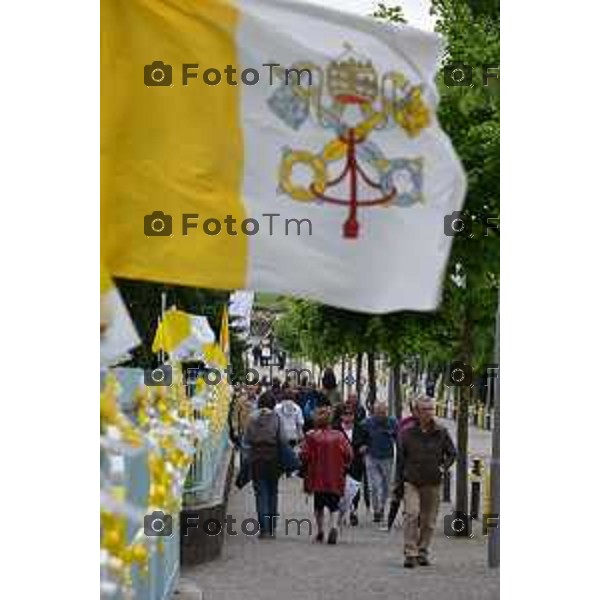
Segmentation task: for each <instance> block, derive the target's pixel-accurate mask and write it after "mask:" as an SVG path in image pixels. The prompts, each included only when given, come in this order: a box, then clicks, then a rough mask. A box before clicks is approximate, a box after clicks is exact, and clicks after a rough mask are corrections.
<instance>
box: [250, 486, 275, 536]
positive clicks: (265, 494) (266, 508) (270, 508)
mask: <svg viewBox="0 0 600 600" xmlns="http://www.w3.org/2000/svg"><path fill="white" fill-rule="evenodd" d="M252 485H253V487H254V495H255V496H256V512H257V513H258V522H259V524H260V530H261V532H265V533H274V532H275V527H276V525H277V523H276V519H275V517H276V516H277V495H278V486H279V480H278V479H258V480H254V481H253V482H252ZM271 521H272V524H273V527H271Z"/></svg>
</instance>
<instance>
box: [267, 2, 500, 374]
mask: <svg viewBox="0 0 600 600" xmlns="http://www.w3.org/2000/svg"><path fill="white" fill-rule="evenodd" d="M432 11H433V13H434V14H435V15H436V17H437V30H438V31H439V32H440V33H441V34H442V35H443V36H444V37H445V39H446V42H447V47H446V55H445V57H444V64H445V65H450V64H452V63H466V64H467V65H470V66H472V67H473V86H472V87H448V86H447V85H446V84H445V81H444V77H443V72H442V73H441V74H440V77H439V80H438V89H439V91H440V96H441V101H440V106H439V110H438V115H439V119H440V122H441V124H442V126H443V127H444V129H445V130H446V132H447V133H448V134H449V136H450V138H451V139H452V142H453V144H454V147H455V149H456V151H457V153H458V155H459V156H460V158H461V160H462V163H463V166H464V168H465V171H466V173H467V178H468V193H467V198H466V202H465V207H464V217H465V219H466V220H468V222H469V223H470V225H471V230H472V234H473V235H472V237H469V236H466V235H462V236H458V237H456V238H455V240H454V243H453V249H452V254H451V257H450V260H449V266H448V270H447V277H446V280H445V282H444V291H443V301H442V304H441V306H440V309H439V310H438V311H436V312H433V313H414V312H401V313H392V314H388V315H382V316H379V315H378V316H371V315H365V314H362V313H355V312H351V311H345V310H341V309H336V308H332V307H328V306H323V305H320V304H317V303H313V302H308V301H306V300H289V301H287V303H286V306H285V308H286V310H285V312H284V314H283V317H282V318H281V319H280V320H279V321H278V323H277V327H276V333H277V336H278V338H279V340H280V342H281V343H282V344H283V345H284V346H285V347H286V349H287V350H288V351H289V352H290V353H292V354H296V355H303V356H306V357H307V358H309V359H311V360H312V361H313V362H316V363H317V364H326V363H328V362H334V361H335V360H338V359H339V358H341V357H342V356H346V355H348V354H354V353H358V352H373V351H376V352H385V353H386V354H387V356H388V357H389V359H390V363H391V364H399V363H402V362H404V361H407V360H408V359H409V358H410V357H414V356H420V357H422V358H424V359H426V360H428V361H430V362H432V363H437V364H440V363H447V362H450V361H452V360H455V359H457V358H462V359H463V360H466V361H467V362H469V363H470V364H472V365H473V366H474V367H475V368H476V369H480V368H481V367H482V366H483V365H484V364H485V363H489V362H491V360H492V350H493V336H494V323H495V314H496V307H497V299H498V289H499V279H500V276H499V269H500V261H499V229H494V228H493V226H492V227H490V225H493V224H495V223H499V221H498V220H489V221H486V219H490V218H491V217H499V212H500V189H499V172H500V99H499V94H498V83H497V81H495V80H494V79H493V78H490V80H489V85H488V86H485V85H484V84H483V75H482V65H486V64H487V65H499V48H500V34H499V12H498V3H497V2H496V1H494V0H490V1H481V2H480V0H471V1H467V0H434V2H433V5H432ZM402 15H403V13H402V9H401V7H399V6H395V7H390V6H387V5H386V4H384V3H380V4H379V5H378V8H377V10H376V11H375V13H374V15H373V16H375V17H377V18H380V19H385V20H388V21H392V22H404V17H403V16H402ZM489 70H490V72H491V73H493V72H498V73H499V69H498V70H495V69H491V68H490V69H489Z"/></svg>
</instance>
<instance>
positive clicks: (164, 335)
mask: <svg viewBox="0 0 600 600" xmlns="http://www.w3.org/2000/svg"><path fill="white" fill-rule="evenodd" d="M191 333H192V323H191V320H190V316H189V315H188V314H186V313H184V312H183V311H181V310H177V309H171V310H169V311H167V312H166V313H165V315H164V317H163V318H162V320H161V322H160V324H159V326H158V329H157V330H156V335H155V336H154V342H153V343H152V352H158V351H159V350H164V351H165V352H173V350H175V348H177V346H179V345H180V344H181V342H183V340H185V339H186V338H187V337H189V335H190V334H191Z"/></svg>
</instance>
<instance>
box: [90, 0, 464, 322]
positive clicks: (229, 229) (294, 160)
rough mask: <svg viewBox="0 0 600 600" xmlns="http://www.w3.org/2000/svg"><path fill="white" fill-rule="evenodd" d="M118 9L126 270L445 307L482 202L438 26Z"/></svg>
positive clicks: (107, 189) (112, 228) (114, 265)
mask: <svg viewBox="0 0 600 600" xmlns="http://www.w3.org/2000/svg"><path fill="white" fill-rule="evenodd" d="M101 13H102V31H101V127H102V134H101V145H102V147H101V181H102V210H101V222H102V224H101V239H102V256H103V260H104V261H105V263H106V264H107V265H108V266H109V268H110V270H111V272H112V273H114V274H115V275H118V276H122V277H128V278H134V279H143V280H149V281H156V282H166V283H173V284H181V285H188V286H198V287H208V288H220V289H248V290H260V291H268V292H276V293H281V294H290V295H294V296H299V297H305V298H311V299H314V300H318V301H321V302H323V303H325V304H330V305H335V306H339V307H343V308H348V309H352V310H357V311H363V312H371V313H384V312H389V311H394V310H401V309H412V310H431V309H434V308H436V307H437V305H438V302H439V297H440V288H441V282H442V280H443V274H444V270H445V266H446V262H447V259H448V255H449V251H450V248H451V242H452V238H451V237H449V236H447V235H445V232H444V223H445V218H444V217H445V216H447V215H450V214H451V213H452V212H453V211H457V210H460V209H461V207H462V204H463V201H464V195H465V177H464V173H463V170H462V168H461V166H460V163H459V160H458V158H457V156H456V155H455V153H454V151H453V149H452V145H451V143H450V141H449V139H448V137H447V136H446V135H445V134H444V132H443V131H442V130H441V128H440V126H439V123H438V121H437V118H436V106H437V102H438V95H437V90H436V87H435V83H434V79H435V75H436V71H437V65H438V61H439V57H440V53H441V50H442V46H441V42H440V38H439V37H438V36H437V35H435V34H432V33H425V32H422V31H419V30H416V29H413V28H410V27H397V26H395V25H391V24H387V23H380V22H378V21H376V20H374V19H372V18H370V17H360V16H355V15H350V14H345V13H342V12H337V11H334V10H331V9H327V8H323V7H319V6H314V5H311V4H306V3H303V2H299V1H292V0H230V1H226V0H211V1H208V0H207V1H202V2H201V1H199V0H127V1H123V0H102V3H101ZM446 223H447V220H446ZM446 233H448V232H446Z"/></svg>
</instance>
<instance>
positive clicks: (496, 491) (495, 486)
mask: <svg viewBox="0 0 600 600" xmlns="http://www.w3.org/2000/svg"><path fill="white" fill-rule="evenodd" d="M494 362H495V366H496V367H497V369H498V371H497V372H496V377H495V378H494V431H493V433H492V460H491V469H490V477H491V482H490V488H491V490H490V491H491V494H490V495H491V498H490V500H491V501H490V512H491V514H492V515H495V517H496V519H497V520H496V527H490V529H489V536H488V566H489V567H492V568H497V567H499V566H500V307H498V311H497V312H496V336H495V341H494Z"/></svg>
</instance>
